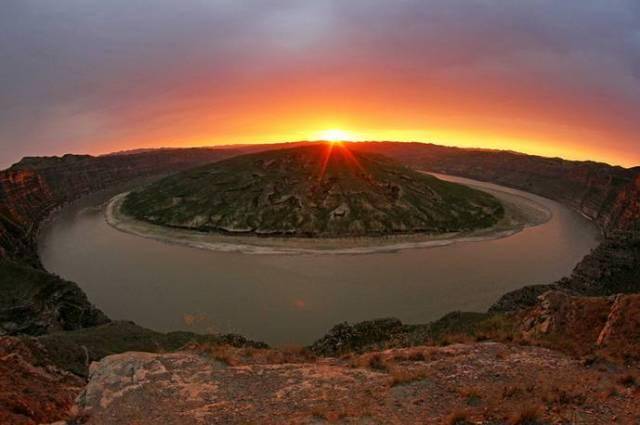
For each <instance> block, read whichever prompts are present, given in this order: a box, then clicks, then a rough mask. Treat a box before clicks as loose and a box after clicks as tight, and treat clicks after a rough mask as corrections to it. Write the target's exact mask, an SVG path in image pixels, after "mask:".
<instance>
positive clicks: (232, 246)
mask: <svg viewBox="0 0 640 425" xmlns="http://www.w3.org/2000/svg"><path fill="white" fill-rule="evenodd" d="M438 177H440V178H443V177H444V178H446V176H438ZM447 179H449V178H447ZM451 179H456V178H451ZM464 184H467V185H469V186H473V187H474V188H475V189H479V190H482V191H485V192H488V193H490V194H492V195H494V196H495V197H497V198H498V199H499V200H500V201H501V202H502V203H503V205H504V207H505V217H504V218H503V219H502V220H501V221H500V222H499V223H497V224H496V225H495V226H492V227H490V228H486V229H480V230H475V231H471V232H458V233H446V234H411V235H390V236H380V237H358V238H317V239H314V238H291V237H257V236H251V235H238V236H236V235H223V234H215V233H206V232H196V231H192V230H186V229H176V228H169V227H165V226H159V225H155V224H151V223H147V222H143V221H139V220H135V219H133V218H131V217H129V216H126V215H124V214H123V213H122V212H121V211H120V205H121V204H122V202H123V201H124V199H125V197H126V196H127V194H128V192H125V193H121V194H119V195H117V196H115V197H113V198H112V199H111V200H110V201H109V202H108V204H107V206H106V209H105V218H106V221H107V223H109V224H110V225H111V226H113V227H114V228H116V229H118V230H120V231H122V232H126V233H130V234H133V235H137V236H141V237H145V238H150V239H155V240H158V241H162V242H165V243H172V244H180V245H187V246H190V247H193V248H200V249H207V250H213V251H222V252H240V253H245V254H367V253H374V252H393V251H399V250H403V249H411V248H426V247H438V246H445V245H449V244H452V243H456V242H476V241H484V240H493V239H500V238H504V237H508V236H511V235H514V234H516V233H518V232H520V231H521V230H523V229H525V228H526V227H531V226H537V225H540V224H543V223H545V222H547V221H548V220H550V219H551V217H552V215H551V212H550V211H549V210H548V209H547V208H545V207H544V206H543V205H541V204H540V203H538V202H536V201H535V200H534V199H533V198H534V195H531V196H530V197H528V196H527V194H526V192H520V191H514V190H512V189H508V188H501V187H499V186H495V185H491V184H487V183H482V182H476V181H469V180H465V181H464Z"/></svg>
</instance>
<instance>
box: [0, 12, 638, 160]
mask: <svg viewBox="0 0 640 425" xmlns="http://www.w3.org/2000/svg"><path fill="white" fill-rule="evenodd" d="M332 129H333V130H335V129H339V130H341V131H343V132H344V133H345V134H346V137H347V138H350V139H354V140H400V141H409V140H415V141H425V142H433V143H438V144H445V145H456V146H463V147H481V148H492V149H509V150H517V151H523V152H527V153H533V154H540V155H546V156H562V157H566V158H570V159H593V160H600V161H606V162H609V163H613V164H621V165H624V166H632V165H640V137H639V136H638V135H639V134H640V2H639V1H637V0H628V1H626V0H601V1H592V0H563V1H557V0H549V1H547V0H528V1H509V0H464V1H462V0H442V1H440V0H384V1H383V0H348V1H346V0H308V1H307V0H262V1H250V0H246V1H243V0H180V1H175V0H109V1H103V0H95V1H92V0H56V1H46V0H3V1H2V9H1V13H0V168H4V167H6V166H8V165H9V164H11V163H13V162H16V161H17V160H19V159H20V158H21V157H23V156H26V155H60V154H64V153H68V152H72V153H90V154H100V153H107V152H112V151H119V150H126V149H135V148H149V147H162V146H208V145H220V144H232V143H260V142H276V141H288V140H309V139H318V138H322V136H323V135H325V134H326V133H324V132H325V131H326V130H332ZM338 134H339V133H338Z"/></svg>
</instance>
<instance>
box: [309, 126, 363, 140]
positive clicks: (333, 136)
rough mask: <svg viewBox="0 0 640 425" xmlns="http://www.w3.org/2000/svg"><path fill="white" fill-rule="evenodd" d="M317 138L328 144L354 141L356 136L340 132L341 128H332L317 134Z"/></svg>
mask: <svg viewBox="0 0 640 425" xmlns="http://www.w3.org/2000/svg"><path fill="white" fill-rule="evenodd" d="M315 138H317V139H319V140H326V141H328V142H343V141H346V140H353V139H354V135H353V134H351V133H349V132H347V131H344V130H340V129H339V128H332V129H329V130H323V131H320V132H318V133H316V135H315Z"/></svg>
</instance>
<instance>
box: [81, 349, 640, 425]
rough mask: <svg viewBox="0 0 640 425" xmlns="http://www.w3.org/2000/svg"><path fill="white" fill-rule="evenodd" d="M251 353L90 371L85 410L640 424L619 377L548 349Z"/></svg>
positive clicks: (116, 414)
mask: <svg viewBox="0 0 640 425" xmlns="http://www.w3.org/2000/svg"><path fill="white" fill-rule="evenodd" d="M245 354H246V355H245V356H243V355H242V353H238V354H237V356H238V357H237V358H236V359H229V358H226V359H225V360H226V363H225V362H222V361H220V360H216V358H215V357H209V356H207V355H206V354H202V353H198V352H176V353H170V354H149V353H125V354H121V355H116V356H110V357H107V358H105V359H103V360H102V361H100V362H98V363H94V364H93V365H92V366H91V377H90V380H89V383H88V385H87V387H86V388H85V390H84V391H83V393H82V395H81V396H80V397H79V398H78V405H79V406H78V407H79V409H80V411H81V412H83V414H84V415H85V417H86V418H87V424H90V425H91V424H95V425H102V424H110V425H129V424H132V423H135V424H153V423H163V424H181V425H183V424H184V425H188V424H194V425H195V424H246V423H260V424H282V423H287V424H318V423H354V424H356V423H357V424H362V423H371V424H443V423H522V424H524V423H531V424H533V423H564V422H566V420H569V419H570V420H573V421H574V422H575V423H589V424H599V423H612V422H614V421H620V422H622V423H627V421H629V423H632V422H631V421H633V420H637V419H638V418H639V416H638V415H640V405H639V404H638V403H636V395H635V393H634V392H633V390H632V389H627V388H625V387H624V386H622V385H619V384H617V383H616V379H617V377H618V376H619V375H617V374H615V373H610V372H606V371H600V370H597V369H589V368H585V367H584V366H583V365H582V363H581V362H579V361H577V360H574V359H571V358H569V357H567V356H565V355H563V354H560V353H558V352H553V351H550V350H547V349H543V348H536V347H522V346H516V345H511V346H508V345H503V344H496V343H475V344H471V345H452V346H449V347H441V348H435V347H413V348H409V349H396V350H387V351H383V352H370V353H366V354H363V355H360V356H358V355H356V356H351V357H345V358H342V359H335V358H333V359H322V360H318V361H307V362H296V363H291V362H285V363H264V362H255V361H253V360H252V359H253V357H252V355H257V354H256V353H245ZM232 360H234V361H232ZM612 386H613V387H614V388H617V389H616V391H617V395H616V396H615V397H608V396H607V395H606V394H607V393H606V391H611V390H610V388H612ZM532 406H535V408H534V407H532ZM452 412H456V415H457V416H456V417H454V416H453V414H452ZM456 418H457V420H458V422H456V420H455V419H456ZM519 418H526V420H527V422H523V420H524V419H519ZM563 418H564V419H563ZM567 418H568V419H567ZM463 420H466V421H468V422H462V421H463ZM567 423H568V422H567Z"/></svg>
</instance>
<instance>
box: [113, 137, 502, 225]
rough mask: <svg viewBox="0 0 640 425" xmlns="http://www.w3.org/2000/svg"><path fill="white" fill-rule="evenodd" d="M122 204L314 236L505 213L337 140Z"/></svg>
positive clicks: (168, 220)
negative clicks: (336, 142) (334, 142)
mask: <svg viewBox="0 0 640 425" xmlns="http://www.w3.org/2000/svg"><path fill="white" fill-rule="evenodd" d="M122 208H123V212H124V213H125V214H128V215H130V216H133V217H134V218H136V219H139V220H144V221H148V222H151V223H154V224H160V225H166V226H172V227H179V228H188V229H194V230H200V231H211V232H229V233H249V234H258V235H290V236H322V237H340V236H365V235H379V234H394V233H415V232H429V233H445V232H457V231H465V230H473V229H478V228H485V227H490V226H492V225H494V224H496V223H497V222H498V221H499V220H500V218H502V216H503V214H504V210H503V207H502V205H501V204H500V203H499V202H498V200H497V199H495V198H494V197H493V196H491V195H489V194H486V193H484V192H480V191H477V190H474V189H470V188H468V187H465V186H462V185H458V184H454V183H449V182H445V181H442V180H439V179H437V178H435V177H433V176H430V175H425V174H422V173H419V172H417V171H414V170H412V169H410V168H407V167H405V166H403V165H401V164H399V163H397V162H395V161H394V160H391V159H389V158H387V157H384V156H382V155H377V154H372V153H366V152H359V151H352V150H351V149H349V148H347V147H346V146H344V145H341V144H335V145H331V144H329V145H327V144H321V145H320V144H318V145H309V146H303V147H297V148H292V149H281V150H273V151H268V152H261V153H256V154H249V155H242V156H239V157H234V158H231V159H228V160H224V161H221V162H218V163H214V164H210V165H207V166H203V167H199V168H196V169H193V170H190V171H186V172H182V173H179V174H176V175H173V176H170V177H167V178H165V179H162V180H160V181H158V182H156V183H154V184H152V185H150V186H149V187H146V188H144V189H142V190H140V191H137V192H133V193H131V194H130V195H129V196H128V197H127V199H126V200H125V202H124V203H123V206H122Z"/></svg>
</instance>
